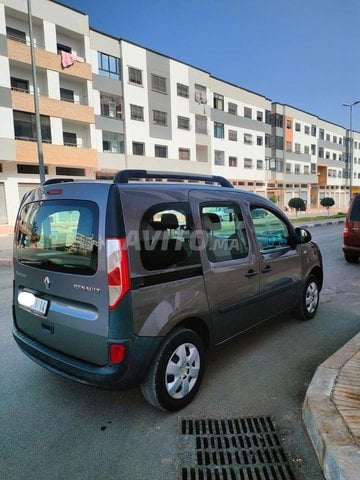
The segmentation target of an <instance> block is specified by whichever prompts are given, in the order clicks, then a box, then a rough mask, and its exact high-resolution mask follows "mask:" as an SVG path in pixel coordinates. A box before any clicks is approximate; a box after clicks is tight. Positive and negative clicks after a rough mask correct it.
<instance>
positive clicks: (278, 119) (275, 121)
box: [271, 113, 284, 128]
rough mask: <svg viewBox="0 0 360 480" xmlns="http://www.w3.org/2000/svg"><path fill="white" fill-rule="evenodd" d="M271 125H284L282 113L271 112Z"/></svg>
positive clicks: (281, 126)
mask: <svg viewBox="0 0 360 480" xmlns="http://www.w3.org/2000/svg"><path fill="white" fill-rule="evenodd" d="M271 125H272V126H273V127H279V128H283V127H284V117H283V115H280V114H279V113H274V114H271Z"/></svg>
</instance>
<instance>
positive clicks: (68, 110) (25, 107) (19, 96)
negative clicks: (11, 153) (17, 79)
mask: <svg viewBox="0 0 360 480" xmlns="http://www.w3.org/2000/svg"><path fill="white" fill-rule="evenodd" d="M11 97H12V108H13V110H20V111H22V112H31V113H33V112H34V111H35V109H34V97H33V95H31V94H30V93H27V92H26V91H19V90H12V92H11ZM39 109H40V113H41V115H48V116H49V117H57V118H63V119H67V120H75V121H78V122H83V123H95V116H94V109H93V107H89V106H87V105H80V104H78V103H72V102H67V101H62V100H55V99H53V98H49V97H45V96H42V95H40V96H39Z"/></svg>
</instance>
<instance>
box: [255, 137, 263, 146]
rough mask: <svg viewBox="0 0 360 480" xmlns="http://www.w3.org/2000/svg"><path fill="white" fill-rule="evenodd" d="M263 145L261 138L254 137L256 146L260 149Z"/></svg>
mask: <svg viewBox="0 0 360 480" xmlns="http://www.w3.org/2000/svg"><path fill="white" fill-rule="evenodd" d="M262 144H263V137H260V136H259V135H258V136H257V137H256V145H258V146H259V147H261V146H262Z"/></svg>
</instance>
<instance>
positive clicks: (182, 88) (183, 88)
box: [176, 83, 189, 98]
mask: <svg viewBox="0 0 360 480" xmlns="http://www.w3.org/2000/svg"><path fill="white" fill-rule="evenodd" d="M176 88H177V94H178V97H183V98H189V87H188V86H187V85H183V84H182V83H178V84H177V86H176Z"/></svg>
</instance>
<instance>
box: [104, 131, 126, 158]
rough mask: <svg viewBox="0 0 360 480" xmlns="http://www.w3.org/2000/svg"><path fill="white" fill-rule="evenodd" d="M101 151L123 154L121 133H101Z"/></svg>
mask: <svg viewBox="0 0 360 480" xmlns="http://www.w3.org/2000/svg"><path fill="white" fill-rule="evenodd" d="M103 151H104V152H111V153H124V135H123V134H122V133H113V132H103Z"/></svg>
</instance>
